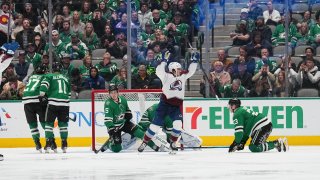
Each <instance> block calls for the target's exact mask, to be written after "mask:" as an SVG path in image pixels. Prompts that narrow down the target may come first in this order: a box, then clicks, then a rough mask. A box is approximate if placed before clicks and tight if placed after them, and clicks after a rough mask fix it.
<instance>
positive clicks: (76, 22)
mask: <svg viewBox="0 0 320 180" xmlns="http://www.w3.org/2000/svg"><path fill="white" fill-rule="evenodd" d="M84 27H85V24H84V23H83V22H81V21H80V14H79V11H73V15H72V20H71V27H70V29H71V31H72V32H74V33H79V32H80V33H82V32H83V31H84Z"/></svg>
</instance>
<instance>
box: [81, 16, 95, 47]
mask: <svg viewBox="0 0 320 180" xmlns="http://www.w3.org/2000/svg"><path fill="white" fill-rule="evenodd" d="M80 40H81V41H82V42H83V43H84V44H85V45H86V46H87V47H88V49H89V53H91V52H92V51H93V50H94V49H97V48H98V47H99V39H98V36H97V34H96V33H95V31H94V29H93V25H92V23H91V22H87V24H86V25H85V28H84V32H83V34H80Z"/></svg>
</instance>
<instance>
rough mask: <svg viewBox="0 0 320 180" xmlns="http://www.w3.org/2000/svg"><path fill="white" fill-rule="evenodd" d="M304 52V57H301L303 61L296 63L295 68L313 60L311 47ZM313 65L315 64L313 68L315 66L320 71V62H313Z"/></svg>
mask: <svg viewBox="0 0 320 180" xmlns="http://www.w3.org/2000/svg"><path fill="white" fill-rule="evenodd" d="M304 52H305V56H304V57H303V61H301V62H299V63H298V65H297V68H298V67H300V66H301V64H303V63H305V62H306V60H307V59H314V57H313V56H314V54H315V53H314V50H313V48H312V47H307V48H306V49H305V51H304ZM314 60H315V59H314ZM314 63H315V66H317V67H318V69H320V62H319V61H317V60H315V61H314ZM295 70H298V69H295Z"/></svg>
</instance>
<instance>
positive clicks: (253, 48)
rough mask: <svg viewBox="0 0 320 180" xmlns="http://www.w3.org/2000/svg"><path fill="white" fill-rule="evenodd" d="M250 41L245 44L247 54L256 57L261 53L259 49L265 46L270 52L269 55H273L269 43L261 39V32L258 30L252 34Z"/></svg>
mask: <svg viewBox="0 0 320 180" xmlns="http://www.w3.org/2000/svg"><path fill="white" fill-rule="evenodd" d="M252 36H253V38H252V41H251V42H250V43H249V44H247V49H248V51H247V52H248V56H251V57H258V56H260V55H261V49H263V48H267V49H268V51H269V52H270V56H273V49H272V45H271V43H269V42H268V41H266V40H262V34H261V33H260V32H258V31H256V32H255V33H253V34H252Z"/></svg>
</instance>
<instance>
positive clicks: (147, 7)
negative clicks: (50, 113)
mask: <svg viewBox="0 0 320 180" xmlns="http://www.w3.org/2000/svg"><path fill="white" fill-rule="evenodd" d="M126 3H127V1H125V0H65V1H61V0H53V9H52V11H53V22H52V29H53V30H52V32H49V26H50V25H49V22H48V18H49V17H48V16H49V15H48V4H47V1H34V0H27V1H25V0H2V1H1V8H0V15H5V16H6V17H7V18H8V19H6V22H7V26H6V27H2V26H0V39H1V42H0V46H1V45H2V44H4V43H5V42H7V39H9V42H13V41H15V42H18V43H19V45H20V48H19V49H18V53H17V55H16V56H15V59H14V61H13V62H12V64H10V66H9V67H8V68H7V69H6V70H5V71H4V72H3V78H2V79H1V89H0V93H1V96H0V99H21V92H22V91H21V89H22V90H23V86H24V85H25V84H26V83H27V82H28V78H29V76H30V75H31V74H32V72H33V69H35V68H36V67H38V66H39V65H40V64H47V65H48V64H49V60H48V59H49V43H48V42H49V33H51V35H52V46H51V47H52V54H53V61H54V62H56V61H58V62H61V64H62V65H63V68H62V69H61V73H63V74H65V75H66V76H67V77H68V78H70V81H71V86H72V91H74V92H76V93H79V92H81V91H83V90H91V89H106V88H107V87H108V86H109V85H110V84H111V83H114V84H116V85H117V86H118V88H119V89H125V88H127V84H126V83H127V77H128V76H127V72H126V68H124V67H123V66H126V65H127V58H128V57H127V55H126V54H127V47H128V46H131V47H132V51H131V64H132V68H131V69H132V72H131V73H132V75H131V77H132V88H137V89H146V88H161V86H162V85H161V81H160V80H159V78H158V77H157V76H156V74H155V68H156V66H157V65H158V64H159V62H160V61H161V59H162V53H163V52H165V51H170V52H171V57H170V61H178V62H179V61H180V60H181V58H183V57H184V55H185V52H186V47H187V46H186V45H187V43H188V41H190V40H191V39H192V38H191V32H192V31H193V26H192V23H191V14H192V11H193V10H194V8H195V5H196V3H197V1H196V0H163V1H158V0H141V1H140V0H135V1H131V7H132V13H131V15H130V16H131V19H132V22H131V24H130V25H128V24H127V18H128V16H129V15H128V14H127V4H126ZM9 12H10V14H9ZM1 17H2V16H1ZM9 19H10V20H9ZM9 24H10V25H9ZM8 26H9V28H8ZM127 28H131V32H132V33H131V35H130V36H131V44H129V42H128V41H127V39H128V38H127V37H128V34H127ZM8 29H9V31H8ZM97 49H104V50H105V52H104V53H103V55H102V56H101V57H100V59H101V61H100V62H97V63H93V61H92V54H93V52H94V51H95V50H97ZM114 59H123V64H122V66H119V65H118V64H117V63H115V62H113V60H114ZM79 60H81V61H83V65H81V66H80V67H74V65H73V63H72V62H73V61H79ZM95 62H96V61H95ZM10 87H12V88H10ZM13 87H14V88H13ZM11 90H12V93H10V92H11ZM13 90H15V93H13Z"/></svg>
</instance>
